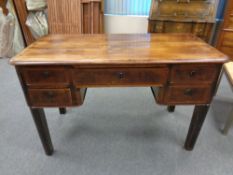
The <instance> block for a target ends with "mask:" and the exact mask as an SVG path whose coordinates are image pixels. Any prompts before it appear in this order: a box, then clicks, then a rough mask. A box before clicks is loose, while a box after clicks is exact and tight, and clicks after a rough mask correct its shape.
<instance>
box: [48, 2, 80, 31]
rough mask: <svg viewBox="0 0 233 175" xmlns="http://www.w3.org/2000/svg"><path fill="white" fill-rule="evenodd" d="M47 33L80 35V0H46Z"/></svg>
mask: <svg viewBox="0 0 233 175" xmlns="http://www.w3.org/2000/svg"><path fill="white" fill-rule="evenodd" d="M47 3H48V21H49V33H52V34H79V33H81V27H82V23H81V3H80V0H47Z"/></svg>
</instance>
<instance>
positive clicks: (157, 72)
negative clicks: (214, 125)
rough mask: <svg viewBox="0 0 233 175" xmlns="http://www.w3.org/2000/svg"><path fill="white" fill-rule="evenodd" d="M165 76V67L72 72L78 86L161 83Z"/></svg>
mask: <svg viewBox="0 0 233 175" xmlns="http://www.w3.org/2000/svg"><path fill="white" fill-rule="evenodd" d="M167 77H168V69H167V68H112V69H76V70H74V72H73V79H74V83H75V85H76V86H78V87H82V86H84V87H85V86H103V85H105V86H108V85H116V86H118V85H119V86H122V85H123V86H124V85H125V86H127V85H128V86H135V85H137V86H143V85H163V84H165V83H166V82H167Z"/></svg>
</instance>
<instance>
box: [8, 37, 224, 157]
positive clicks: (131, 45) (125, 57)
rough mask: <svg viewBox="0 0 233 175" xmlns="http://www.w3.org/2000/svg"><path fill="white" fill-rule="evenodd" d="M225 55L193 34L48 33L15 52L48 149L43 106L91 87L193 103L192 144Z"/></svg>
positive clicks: (72, 99) (62, 102) (69, 102)
mask: <svg viewBox="0 0 233 175" xmlns="http://www.w3.org/2000/svg"><path fill="white" fill-rule="evenodd" d="M227 59H228V58H227V57H226V56H225V55H224V54H222V53H221V52H219V51H217V50H216V49H215V48H213V47H211V46H209V45H208V44H206V43H205V42H203V41H202V40H201V39H199V38H197V37H195V36H194V35H191V34H121V35H104V34H97V35H49V36H46V37H44V38H41V39H39V40H38V41H36V42H35V43H33V44H32V45H30V46H29V47H28V48H26V49H25V50H24V51H22V52H21V53H20V54H18V55H17V56H16V57H14V58H13V59H11V61H10V62H11V64H13V65H15V67H16V70H17V73H18V76H19V79H20V82H21V85H22V87H23V91H24V94H25V97H26V100H27V103H28V105H29V107H30V109H31V113H32V116H33V119H34V121H35V124H36V127H37V130H38V132H39V135H40V138H41V141H42V144H43V147H44V150H45V152H46V154H47V155H51V154H52V153H53V145H52V142H51V138H50V134H49V130H48V126H47V122H46V118H45V114H44V111H43V108H45V107H59V108H61V109H63V111H62V110H61V111H62V112H65V111H64V108H65V107H75V106H80V105H82V104H83V102H84V99H85V94H86V89H87V88H88V87H135V86H148V87H151V89H152V92H153V95H154V97H155V100H156V102H157V103H159V104H162V105H168V106H169V108H168V109H169V110H170V111H174V108H175V105H195V109H194V112H193V117H192V120H191V124H190V127H189V131H188V135H187V138H186V142H185V146H184V148H185V149H186V150H192V149H193V148H194V145H195V142H196V140H197V137H198V135H199V132H200V130H201V127H202V124H203V122H204V120H205V117H206V114H207V112H208V108H209V104H210V103H211V100H212V98H213V96H214V94H215V92H216V89H217V86H218V82H219V79H220V74H221V69H222V65H223V63H224V62H226V61H227Z"/></svg>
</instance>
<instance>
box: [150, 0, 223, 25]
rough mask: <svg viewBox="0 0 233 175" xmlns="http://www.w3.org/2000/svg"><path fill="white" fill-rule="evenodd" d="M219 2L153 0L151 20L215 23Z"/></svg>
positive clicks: (217, 0) (209, 0) (216, 0)
mask: <svg viewBox="0 0 233 175" xmlns="http://www.w3.org/2000/svg"><path fill="white" fill-rule="evenodd" d="M218 4H219V0H208V2H206V1H205V0H199V1H193V0H191V1H190V0H181V1H176V0H173V1H168V0H162V1H161V0H152V5H151V11H150V19H153V20H170V21H183V22H193V21H196V22H209V23H214V22H215V16H216V13H217V7H218Z"/></svg>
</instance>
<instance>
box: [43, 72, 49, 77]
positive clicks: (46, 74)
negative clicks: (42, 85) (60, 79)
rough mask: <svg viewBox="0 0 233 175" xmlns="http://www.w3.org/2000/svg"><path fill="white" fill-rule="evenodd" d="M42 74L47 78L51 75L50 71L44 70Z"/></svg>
mask: <svg viewBox="0 0 233 175" xmlns="http://www.w3.org/2000/svg"><path fill="white" fill-rule="evenodd" d="M42 74H43V76H44V77H45V78H47V77H49V76H50V73H49V71H44V72H43V73H42Z"/></svg>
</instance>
